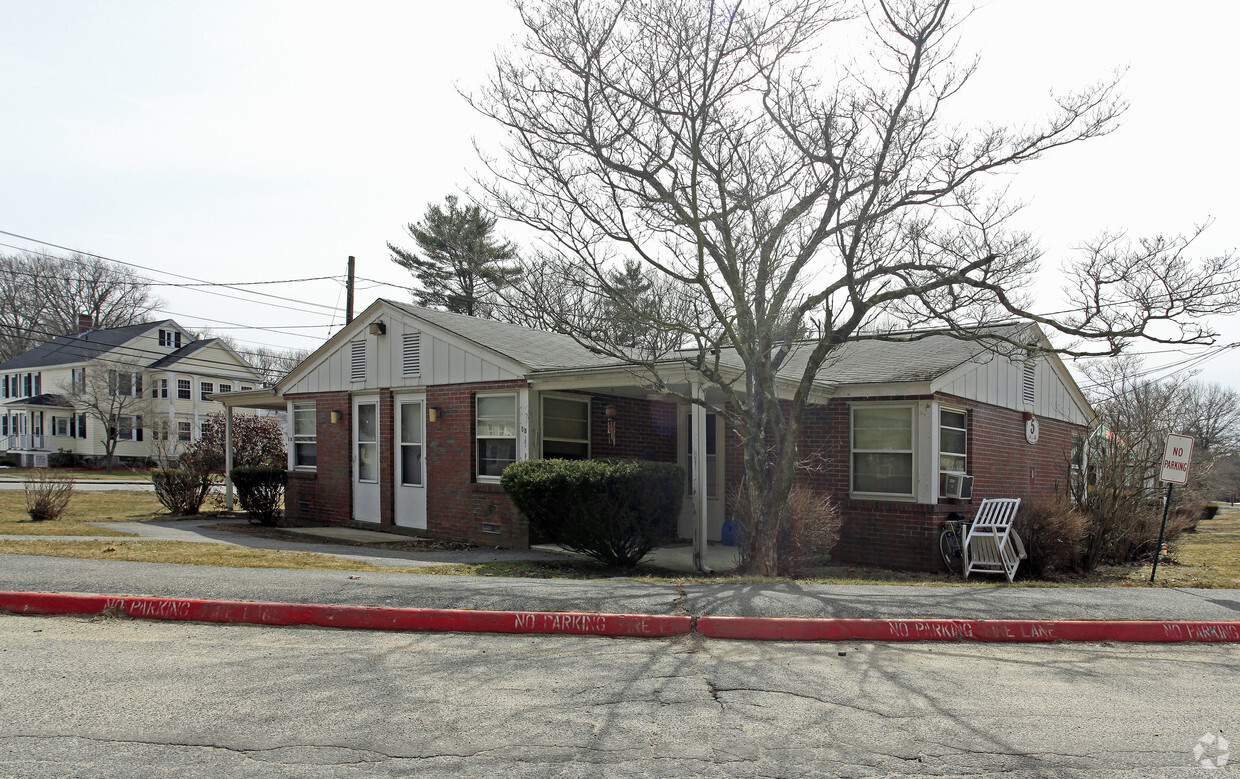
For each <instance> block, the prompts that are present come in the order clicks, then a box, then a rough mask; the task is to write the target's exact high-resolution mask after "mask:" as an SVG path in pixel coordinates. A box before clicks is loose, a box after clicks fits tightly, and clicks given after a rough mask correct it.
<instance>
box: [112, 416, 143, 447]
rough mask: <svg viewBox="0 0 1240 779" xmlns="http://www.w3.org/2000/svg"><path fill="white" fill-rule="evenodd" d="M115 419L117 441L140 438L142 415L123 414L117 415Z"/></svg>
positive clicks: (137, 439) (138, 439) (139, 439)
mask: <svg viewBox="0 0 1240 779" xmlns="http://www.w3.org/2000/svg"><path fill="white" fill-rule="evenodd" d="M116 420H117V424H116V440H117V441H141V440H142V417H140V416H129V415H125V416H120V417H117V418H116Z"/></svg>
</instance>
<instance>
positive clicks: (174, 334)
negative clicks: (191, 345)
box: [159, 330, 181, 349]
mask: <svg viewBox="0 0 1240 779" xmlns="http://www.w3.org/2000/svg"><path fill="white" fill-rule="evenodd" d="M159 345H160V346H171V347H172V348H173V349H180V348H181V332H180V331H179V330H160V331H159Z"/></svg>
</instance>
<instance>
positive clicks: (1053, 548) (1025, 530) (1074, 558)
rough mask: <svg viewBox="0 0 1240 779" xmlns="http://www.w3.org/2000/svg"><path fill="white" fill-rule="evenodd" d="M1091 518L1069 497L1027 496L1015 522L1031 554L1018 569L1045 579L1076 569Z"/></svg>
mask: <svg viewBox="0 0 1240 779" xmlns="http://www.w3.org/2000/svg"><path fill="white" fill-rule="evenodd" d="M1088 525H1089V520H1088V519H1087V518H1086V517H1085V515H1084V514H1082V513H1081V512H1079V511H1077V510H1076V507H1075V506H1073V505H1072V501H1071V500H1070V499H1069V498H1067V497H1066V496H1059V495H1056V496H1048V495H1040V496H1038V497H1035V498H1026V499H1025V500H1022V501H1021V503H1020V511H1018V512H1017V514H1016V519H1015V520H1013V522H1012V528H1013V529H1014V530H1015V531H1016V532H1017V533H1018V534H1019V535H1020V538H1021V540H1022V541H1023V542H1024V544H1025V551H1026V552H1027V553H1028V555H1029V557H1028V558H1027V559H1025V560H1024V561H1023V562H1022V563H1021V566H1020V569H1019V572H1020V573H1021V574H1023V575H1027V576H1030V577H1033V578H1037V579H1043V578H1046V577H1048V576H1052V575H1054V574H1057V573H1061V572H1064V571H1070V570H1073V569H1075V568H1077V567H1078V566H1079V564H1080V558H1081V550H1082V544H1083V543H1084V540H1085V534H1086V531H1087V530H1088Z"/></svg>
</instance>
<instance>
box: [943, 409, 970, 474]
mask: <svg viewBox="0 0 1240 779" xmlns="http://www.w3.org/2000/svg"><path fill="white" fill-rule="evenodd" d="M968 421H969V415H968V412H965V411H959V410H957V409H951V408H943V409H939V470H940V471H949V472H952V473H964V472H965V471H966V470H967V469H966V467H965V464H966V463H967V462H968V453H969V449H968Z"/></svg>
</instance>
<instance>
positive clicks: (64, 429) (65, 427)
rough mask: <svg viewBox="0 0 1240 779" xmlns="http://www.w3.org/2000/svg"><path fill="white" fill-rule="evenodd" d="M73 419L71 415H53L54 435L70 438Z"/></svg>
mask: <svg viewBox="0 0 1240 779" xmlns="http://www.w3.org/2000/svg"><path fill="white" fill-rule="evenodd" d="M71 421H72V420H71V419H69V417H52V435H58V436H64V437H65V438H68V437H69V436H70V435H71V433H70V432H69V428H70V427H71V426H70V424H69V423H70V422H71Z"/></svg>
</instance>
